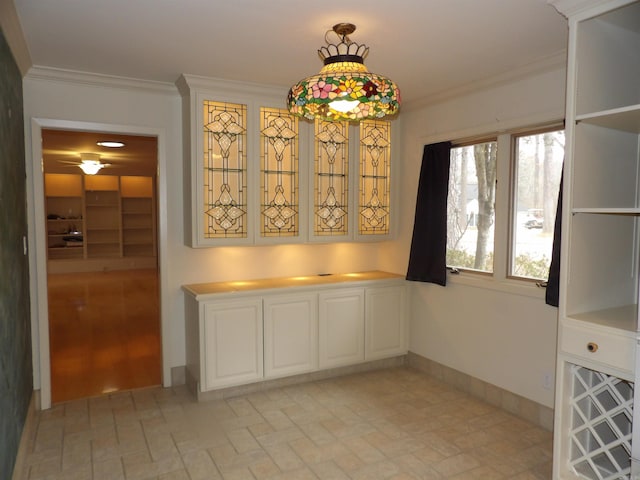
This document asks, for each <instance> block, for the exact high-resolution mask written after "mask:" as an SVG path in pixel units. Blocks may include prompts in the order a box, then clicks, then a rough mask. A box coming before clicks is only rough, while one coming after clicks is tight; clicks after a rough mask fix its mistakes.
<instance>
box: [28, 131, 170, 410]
mask: <svg viewBox="0 0 640 480" xmlns="http://www.w3.org/2000/svg"><path fill="white" fill-rule="evenodd" d="M43 129H57V130H72V131H73V130H76V131H79V132H80V131H91V132H102V133H110V134H111V133H115V134H122V135H144V136H150V137H156V139H157V146H158V158H157V177H156V181H157V184H156V185H157V197H156V206H157V216H156V218H157V230H156V239H157V245H158V277H159V286H160V288H159V293H158V294H159V296H160V298H159V301H160V302H159V306H160V336H161V342H162V385H163V386H164V387H169V386H171V367H170V365H169V352H170V351H171V350H170V345H169V337H170V336H169V328H170V326H169V323H168V316H169V314H168V312H169V302H168V298H169V295H167V292H168V291H169V287H168V280H167V275H166V272H167V271H168V268H167V263H168V261H167V259H168V246H167V245H166V239H167V238H168V235H167V232H168V230H167V216H168V212H167V178H166V171H167V159H166V133H165V130H164V129H162V128H150V127H138V126H132V125H113V124H105V123H93V122H82V121H69V120H57V119H49V118H33V119H32V120H31V157H32V158H31V166H30V167H31V168H27V188H28V190H29V189H30V190H31V194H30V195H28V198H29V199H31V200H32V201H33V208H32V209H29V212H30V216H31V219H30V221H29V230H30V234H29V243H28V245H29V273H30V285H31V292H32V295H31V332H32V340H31V341H32V344H31V345H32V346H31V348H32V354H33V383H34V389H35V390H36V392H37V391H38V389H39V395H37V394H36V405H37V406H38V408H40V409H43V410H44V409H48V408H51V351H50V348H49V305H48V299H47V289H48V287H47V245H46V238H47V232H46V231H45V230H46V228H45V225H46V222H45V205H44V172H43V168H42V130H43ZM29 176H31V179H29ZM29 187H30V188H29Z"/></svg>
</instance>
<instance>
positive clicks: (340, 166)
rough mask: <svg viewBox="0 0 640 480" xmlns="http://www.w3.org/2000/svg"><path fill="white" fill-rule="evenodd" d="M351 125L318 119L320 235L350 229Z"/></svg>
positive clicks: (316, 213)
mask: <svg viewBox="0 0 640 480" xmlns="http://www.w3.org/2000/svg"><path fill="white" fill-rule="evenodd" d="M348 132H349V125H348V123H347V122H327V121H322V120H316V122H315V142H314V143H315V162H314V164H315V168H314V205H313V231H314V234H315V235H318V236H332V235H345V234H347V233H348V231H349V228H348V224H349V222H348V211H349V209H348V195H349V187H348V184H349V148H348V147H349V133H348Z"/></svg>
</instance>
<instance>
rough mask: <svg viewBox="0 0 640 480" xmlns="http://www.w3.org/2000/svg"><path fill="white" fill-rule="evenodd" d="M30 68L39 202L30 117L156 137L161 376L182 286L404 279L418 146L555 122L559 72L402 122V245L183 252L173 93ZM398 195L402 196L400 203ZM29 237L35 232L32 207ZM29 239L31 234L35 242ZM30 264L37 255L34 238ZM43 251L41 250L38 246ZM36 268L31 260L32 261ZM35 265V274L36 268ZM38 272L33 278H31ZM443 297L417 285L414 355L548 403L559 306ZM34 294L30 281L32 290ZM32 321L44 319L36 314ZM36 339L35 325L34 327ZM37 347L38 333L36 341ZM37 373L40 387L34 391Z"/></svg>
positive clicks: (169, 362) (457, 286)
mask: <svg viewBox="0 0 640 480" xmlns="http://www.w3.org/2000/svg"><path fill="white" fill-rule="evenodd" d="M58 76H60V75H58V74H56V75H54V76H52V75H51V72H46V71H39V70H35V71H34V70H32V71H31V72H30V74H29V75H28V76H27V77H26V78H25V80H24V97H25V123H26V135H27V152H26V153H27V159H28V161H27V171H28V182H29V183H30V185H36V188H33V187H32V191H31V195H32V197H33V198H34V199H37V198H40V197H41V196H42V191H38V189H37V183H38V182H35V181H34V178H36V177H37V175H39V170H38V160H37V159H33V158H32V157H33V155H32V149H31V118H43V119H57V120H63V121H74V122H91V123H94V124H106V125H111V126H113V125H122V126H132V127H135V128H137V129H143V130H144V129H151V130H153V131H157V132H159V135H160V136H161V149H162V155H163V159H164V162H163V164H162V165H161V171H160V175H159V183H160V188H161V192H162V190H163V189H164V193H165V194H164V195H163V198H161V199H160V200H161V205H160V215H161V216H162V217H163V220H162V221H163V222H164V223H163V225H162V228H161V231H160V234H161V237H160V248H161V253H162V254H163V255H164V258H163V261H164V263H163V265H162V272H161V275H162V278H163V280H162V285H163V307H164V311H163V315H164V316H165V326H166V330H165V332H164V336H165V356H166V368H165V375H167V369H169V368H171V367H176V366H182V365H184V364H185V358H186V355H185V345H184V343H185V342H184V301H183V296H182V292H181V289H180V287H181V285H183V284H189V283H198V282H205V281H218V280H230V279H251V278H264V277H271V276H289V275H302V274H312V273H320V272H327V271H331V272H335V273H339V272H348V271H360V270H370V269H383V270H387V271H391V272H395V273H404V272H406V266H407V265H406V264H407V259H408V249H409V245H410V241H411V232H412V227H413V214H414V206H415V193H416V189H417V178H418V172H419V169H420V156H421V152H422V145H424V144H425V143H430V142H432V141H441V140H447V139H451V138H459V137H462V136H468V135H470V134H474V133H486V132H490V131H494V130H496V129H500V128H506V127H511V126H513V125H518V124H522V125H528V124H531V123H536V122H539V121H542V120H549V119H558V118H561V117H562V112H563V107H564V87H563V86H564V70H563V69H557V70H552V71H549V72H547V73H544V74H541V75H536V76H530V77H528V78H527V79H524V80H519V81H516V82H514V83H510V84H504V85H502V86H500V87H497V88H495V89H493V90H484V91H482V92H479V93H477V94H473V95H462V96H459V97H456V98H454V99H452V100H449V101H445V102H441V103H439V104H437V105H433V106H430V107H424V108H421V109H417V110H409V109H406V110H405V111H404V112H403V113H402V114H401V120H400V124H401V127H402V132H403V133H402V136H401V138H400V139H399V140H400V141H399V142H398V143H399V145H397V146H396V148H398V149H399V150H398V151H399V153H400V155H398V156H397V157H396V159H397V161H398V163H399V165H398V167H399V170H398V173H399V180H400V181H399V186H398V188H397V192H396V193H397V195H398V196H399V200H400V202H399V204H397V205H396V206H397V207H398V208H396V210H395V211H396V214H397V215H398V216H399V226H400V228H399V237H398V239H397V240H396V241H391V242H385V243H381V244H333V245H295V246H282V245H281V246H261V247H218V248H206V249H191V248H188V247H186V246H185V245H184V242H183V238H184V230H183V189H182V184H183V170H182V153H181V152H182V136H181V123H180V121H181V103H180V97H179V96H178V93H177V91H176V90H175V89H174V88H173V86H170V85H158V86H156V88H151V89H148V88H140V85H138V84H135V83H133V82H127V81H121V82H115V83H112V84H111V85H110V86H108V85H105V84H104V79H96V78H94V77H92V76H86V78H85V77H83V76H67V75H62V76H61V78H54V77H58ZM396 198H398V197H396ZM30 208H31V224H30V229H31V231H32V232H34V231H35V225H34V223H33V222H34V215H33V202H32V204H31V206H30ZM31 237H33V235H31ZM30 242H31V243H30V248H31V249H32V252H35V253H32V257H31V258H32V263H33V262H34V257H36V256H38V255H44V251H38V248H37V242H36V241H35V240H34V238H31V239H30ZM42 250H44V249H42ZM35 263H37V262H35ZM33 268H34V267H33V265H32V269H33ZM35 273H37V272H35V271H33V270H32V275H33V274H35ZM456 280H457V281H455V282H452V284H451V286H449V287H446V289H443V288H441V287H436V286H430V285H422V284H420V285H413V287H412V288H413V297H412V305H411V306H412V316H411V350H412V351H413V352H415V353H417V354H419V355H422V356H425V357H427V358H430V359H432V360H434V361H437V362H439V363H442V364H444V365H447V366H450V367H452V368H455V369H458V370H461V371H463V372H465V373H468V374H470V375H473V376H477V377H478V378H480V379H482V380H484V381H487V382H489V383H493V384H495V385H498V386H500V387H502V388H505V389H507V390H510V391H512V392H514V393H516V394H519V395H522V396H524V397H527V398H529V399H531V400H534V401H537V402H539V403H542V404H544V405H547V406H552V404H553V392H552V391H551V390H547V389H544V388H543V387H542V376H543V375H544V374H545V373H549V372H553V368H554V360H555V358H554V355H555V327H556V319H555V314H556V311H555V309H553V308H551V307H548V306H546V305H544V302H543V300H542V297H541V292H536V291H535V290H534V291H531V289H524V290H523V289H522V288H520V287H517V286H510V285H501V284H499V283H497V282H491V281H485V282H483V281H480V282H478V281H475V282H474V281H473V279H472V280H470V281H465V280H464V279H456ZM36 288H37V285H36ZM35 315H36V317H38V316H42V315H43V312H42V311H40V312H38V311H37V306H36V312H35ZM33 327H34V332H37V328H38V325H37V318H36V319H35V323H34V325H33ZM34 337H35V338H34V342H35V345H36V346H37V345H38V341H39V339H38V336H37V335H35V336H34ZM34 364H35V365H36V372H35V375H34V377H35V383H36V385H35V386H36V388H39V386H40V376H39V374H40V372H39V370H38V367H37V365H38V364H39V360H38V359H37V358H35V359H34Z"/></svg>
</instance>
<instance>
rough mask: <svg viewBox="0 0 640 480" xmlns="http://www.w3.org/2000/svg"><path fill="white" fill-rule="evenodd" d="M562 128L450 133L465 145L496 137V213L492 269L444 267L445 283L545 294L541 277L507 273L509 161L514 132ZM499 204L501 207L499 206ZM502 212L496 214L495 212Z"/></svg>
mask: <svg viewBox="0 0 640 480" xmlns="http://www.w3.org/2000/svg"><path fill="white" fill-rule="evenodd" d="M556 127H557V128H558V129H564V128H565V127H564V125H563V122H562V121H561V120H560V121H558V120H553V121H548V120H547V121H543V122H539V123H527V124H525V125H518V126H513V127H511V128H507V127H505V128H504V129H501V131H500V132H499V133H495V132H494V133H486V134H479V133H477V132H476V133H475V134H473V135H465V136H457V137H455V136H453V137H450V139H451V138H454V139H455V138H457V139H458V140H451V141H452V143H453V144H454V146H455V145H463V144H464V145H467V144H473V143H479V142H482V141H485V140H486V139H491V138H495V139H496V142H497V155H496V163H497V164H496V169H497V170H496V179H497V183H496V198H495V202H496V203H495V204H496V216H495V226H494V240H493V241H494V245H493V252H494V254H493V272H482V271H474V270H470V269H463V268H460V269H458V271H457V272H456V273H452V272H451V271H450V269H449V268H447V283H448V284H449V283H450V284H453V285H456V284H459V285H465V286H471V287H476V288H484V289H488V290H496V291H502V292H507V293H512V294H515V295H522V296H527V297H535V298H542V299H544V297H545V292H546V288H542V287H541V283H542V282H543V280H536V279H531V278H525V277H515V276H511V275H509V271H508V269H509V258H510V255H511V249H512V246H511V240H512V238H511V232H510V228H511V226H510V224H511V218H512V208H513V205H512V203H513V188H514V187H513V182H514V181H515V179H514V168H515V164H514V163H512V157H513V155H514V152H513V150H514V149H513V143H512V139H513V138H514V137H515V136H516V135H520V134H522V133H526V132H535V131H546V130H549V129H553V128H556ZM439 141H445V140H442V139H441V138H440V139H438V140H429V141H425V143H424V144H425V145H426V144H430V143H437V142H439ZM501 205H502V208H500V206H501ZM499 210H500V212H503V211H504V212H505V214H500V215H498V214H497V213H498V211H499Z"/></svg>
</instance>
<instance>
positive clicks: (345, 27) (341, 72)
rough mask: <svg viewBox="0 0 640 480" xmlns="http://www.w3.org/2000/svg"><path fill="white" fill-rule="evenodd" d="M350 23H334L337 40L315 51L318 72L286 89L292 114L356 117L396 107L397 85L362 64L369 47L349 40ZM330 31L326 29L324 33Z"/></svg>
mask: <svg viewBox="0 0 640 480" xmlns="http://www.w3.org/2000/svg"><path fill="white" fill-rule="evenodd" d="M355 29H356V27H355V25H353V24H351V23H338V24H336V25H334V26H333V32H334V33H335V34H336V35H337V36H338V39H339V42H338V43H335V44H334V43H329V41H328V40H327V38H326V37H327V36H326V35H325V41H326V42H327V46H325V47H322V48H320V49H319V50H318V55H319V56H320V58H321V59H322V60H323V61H324V67H323V68H322V69H321V70H320V73H318V74H317V75H313V76H311V77H307V78H305V79H304V80H300V81H299V82H298V83H296V84H295V85H294V86H293V87H291V89H290V90H289V96H288V99H287V106H288V108H289V111H290V112H291V113H293V114H294V115H298V116H301V117H305V118H308V119H309V120H313V119H315V118H319V119H322V120H331V121H333V120H335V121H340V120H347V121H355V122H358V121H360V120H366V119H375V118H382V117H384V116H386V115H394V114H396V113H397V112H398V110H399V109H400V90H399V89H398V86H397V85H396V84H395V83H394V82H393V81H391V80H390V79H388V78H387V77H384V76H382V75H378V74H375V73H371V72H369V71H368V70H367V67H365V65H364V59H365V58H366V56H367V54H368V53H369V47H367V46H366V45H360V44H357V43H355V42H352V41H351V39H350V38H349V35H350V34H351V33H353V32H354V31H355ZM331 31H332V30H329V31H328V32H327V35H328V34H330V33H331Z"/></svg>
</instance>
